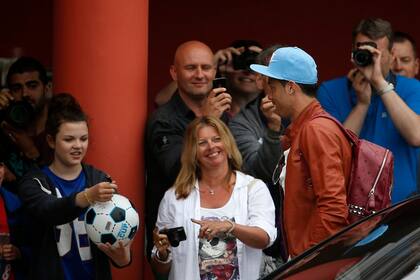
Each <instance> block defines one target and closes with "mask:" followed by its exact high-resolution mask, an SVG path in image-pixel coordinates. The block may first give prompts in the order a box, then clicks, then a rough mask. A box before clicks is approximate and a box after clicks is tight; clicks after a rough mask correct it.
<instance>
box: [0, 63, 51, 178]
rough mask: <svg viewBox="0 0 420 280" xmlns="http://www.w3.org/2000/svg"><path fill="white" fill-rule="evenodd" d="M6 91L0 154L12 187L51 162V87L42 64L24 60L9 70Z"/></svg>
mask: <svg viewBox="0 0 420 280" xmlns="http://www.w3.org/2000/svg"><path fill="white" fill-rule="evenodd" d="M7 87H8V88H7V89H3V90H2V91H1V93H0V116H1V117H2V118H1V119H0V121H1V123H0V125H1V135H0V143H1V146H2V147H1V151H0V153H1V157H2V158H3V160H4V162H5V164H6V167H7V171H6V173H8V172H10V176H9V177H6V180H5V182H6V183H13V182H10V180H12V181H13V180H15V179H16V178H20V177H21V176H22V175H23V174H24V173H25V171H27V170H28V169H29V168H30V166H31V165H33V164H34V163H37V162H47V161H48V160H50V159H51V153H50V152H49V149H48V147H47V143H46V141H45V134H44V128H45V120H46V115H47V106H46V103H47V99H48V98H49V96H50V90H51V86H50V84H49V83H48V81H47V74H46V70H45V68H44V67H43V66H42V64H41V63H40V62H38V61H37V60H35V59H33V58H30V57H22V58H19V59H18V60H17V61H16V62H15V63H13V64H12V65H11V66H10V69H9V72H8V74H7ZM8 178H9V179H8Z"/></svg>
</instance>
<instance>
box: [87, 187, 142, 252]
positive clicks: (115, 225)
mask: <svg viewBox="0 0 420 280" xmlns="http://www.w3.org/2000/svg"><path fill="white" fill-rule="evenodd" d="M85 226H86V231H87V234H88V236H89V238H90V240H92V241H93V242H94V243H95V244H98V243H107V242H108V243H110V244H111V245H117V244H118V241H119V240H121V241H122V242H123V244H124V245H125V244H127V243H128V242H129V241H130V240H131V239H133V238H134V235H135V234H136V232H137V230H138V227H139V215H138V214H137V211H136V210H135V209H134V207H133V205H132V204H131V202H130V201H129V200H128V199H127V198H126V197H124V196H122V195H119V194H114V195H113V196H112V199H111V200H110V201H107V202H96V203H95V204H93V205H92V206H90V207H89V208H88V210H87V211H86V214H85Z"/></svg>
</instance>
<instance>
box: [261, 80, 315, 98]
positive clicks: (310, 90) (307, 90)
mask: <svg viewBox="0 0 420 280" xmlns="http://www.w3.org/2000/svg"><path fill="white" fill-rule="evenodd" d="M269 79H270V80H274V81H278V82H279V83H280V84H281V85H282V86H283V87H284V86H286V84H287V83H288V82H291V81H286V80H279V79H275V78H269ZM292 82H293V81H292ZM294 83H295V84H297V85H298V86H299V87H300V88H301V89H302V92H303V93H304V94H306V95H307V96H310V97H316V92H317V91H318V84H312V85H308V84H300V83H296V82H294Z"/></svg>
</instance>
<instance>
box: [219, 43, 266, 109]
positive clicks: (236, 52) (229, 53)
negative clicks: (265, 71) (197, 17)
mask: <svg viewBox="0 0 420 280" xmlns="http://www.w3.org/2000/svg"><path fill="white" fill-rule="evenodd" d="M261 51H262V49H261V45H260V44H259V43H258V42H256V41H252V40H237V41H234V42H233V43H232V44H231V47H229V48H226V49H222V50H219V51H217V52H216V54H215V59H216V61H217V65H218V73H219V75H221V76H224V77H226V78H227V87H228V90H229V93H230V94H231V95H232V106H231V110H230V114H231V115H232V116H235V115H236V114H237V113H239V111H240V110H241V109H242V108H244V107H245V105H246V104H248V103H249V102H251V101H252V100H254V99H255V98H256V97H257V96H258V95H259V94H260V93H261V89H259V88H258V86H257V83H256V80H257V75H256V74H255V73H254V72H253V71H251V69H250V68H249V66H250V65H251V64H252V63H255V61H256V58H257V55H258V54H259V53H260V52H261Z"/></svg>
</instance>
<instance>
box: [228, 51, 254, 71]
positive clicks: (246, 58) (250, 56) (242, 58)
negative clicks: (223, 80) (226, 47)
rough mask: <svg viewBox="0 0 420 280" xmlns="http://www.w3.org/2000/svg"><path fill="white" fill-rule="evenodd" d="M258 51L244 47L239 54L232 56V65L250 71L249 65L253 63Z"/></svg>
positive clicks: (237, 68)
mask: <svg viewBox="0 0 420 280" xmlns="http://www.w3.org/2000/svg"><path fill="white" fill-rule="evenodd" d="M257 55H258V53H257V52H254V51H251V50H249V49H246V50H245V51H244V52H243V53H241V54H240V55H234V56H233V57H232V65H233V69H235V70H248V71H250V68H249V66H250V65H251V64H253V63H255V60H256V58H257Z"/></svg>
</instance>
